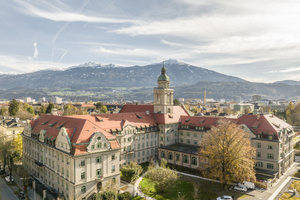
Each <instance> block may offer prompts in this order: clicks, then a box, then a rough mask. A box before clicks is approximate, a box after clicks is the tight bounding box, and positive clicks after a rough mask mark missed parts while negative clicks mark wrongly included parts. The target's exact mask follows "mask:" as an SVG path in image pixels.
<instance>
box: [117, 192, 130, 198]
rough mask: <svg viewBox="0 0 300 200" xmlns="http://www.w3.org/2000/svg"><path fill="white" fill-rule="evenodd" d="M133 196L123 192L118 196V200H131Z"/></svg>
mask: <svg viewBox="0 0 300 200" xmlns="http://www.w3.org/2000/svg"><path fill="white" fill-rule="evenodd" d="M131 199H132V196H131V194H130V192H123V193H121V194H119V195H118V200H131Z"/></svg>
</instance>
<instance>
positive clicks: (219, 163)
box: [199, 120, 256, 189]
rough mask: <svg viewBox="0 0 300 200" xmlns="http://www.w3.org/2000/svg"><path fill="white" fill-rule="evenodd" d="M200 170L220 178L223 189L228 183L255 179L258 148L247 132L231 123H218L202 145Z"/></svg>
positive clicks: (223, 121) (212, 176)
mask: <svg viewBox="0 0 300 200" xmlns="http://www.w3.org/2000/svg"><path fill="white" fill-rule="evenodd" d="M199 149H200V150H199V157H200V164H201V170H202V172H203V173H204V174H206V175H207V176H208V177H210V178H214V179H218V180H220V181H221V183H222V184H223V189H225V188H226V185H227V184H228V183H232V182H242V181H244V180H247V181H253V180H255V171H254V169H253V167H254V164H255V160H254V159H253V158H254V157H255V153H256V149H255V148H254V147H252V146H251V139H250V136H249V134H248V133H246V132H245V131H244V130H243V129H241V128H239V127H238V126H237V125H236V124H233V123H231V122H230V121H228V120H220V121H218V125H217V126H216V127H212V129H211V131H210V132H209V133H208V134H205V136H204V138H203V141H202V142H201V143H200V148H199Z"/></svg>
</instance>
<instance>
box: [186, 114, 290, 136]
mask: <svg viewBox="0 0 300 200" xmlns="http://www.w3.org/2000/svg"><path fill="white" fill-rule="evenodd" d="M219 120H230V121H231V122H232V123H235V124H239V125H241V124H244V125H246V126H247V127H248V128H249V129H250V130H251V131H252V132H253V133H254V134H262V133H264V134H269V135H272V134H274V133H278V131H280V130H281V129H282V128H287V129H288V130H292V127H291V125H289V124H288V123H286V122H284V121H283V120H281V119H279V118H277V117H276V116H273V115H258V116H257V115H243V116H241V117H240V118H238V119H236V118H218V117H205V116H181V125H191V126H216V125H217V124H218V121H219Z"/></svg>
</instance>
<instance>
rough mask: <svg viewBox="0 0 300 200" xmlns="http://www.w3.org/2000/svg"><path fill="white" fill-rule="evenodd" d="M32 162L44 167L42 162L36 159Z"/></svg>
mask: <svg viewBox="0 0 300 200" xmlns="http://www.w3.org/2000/svg"><path fill="white" fill-rule="evenodd" d="M34 163H35V164H36V165H38V166H39V167H44V166H45V165H44V164H43V163H42V162H40V161H38V160H35V161H34Z"/></svg>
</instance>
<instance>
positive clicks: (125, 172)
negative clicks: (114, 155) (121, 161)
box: [120, 162, 143, 182]
mask: <svg viewBox="0 0 300 200" xmlns="http://www.w3.org/2000/svg"><path fill="white" fill-rule="evenodd" d="M120 171H121V172H122V179H123V178H124V179H126V180H128V181H130V182H131V181H134V180H136V179H137V178H138V177H139V175H140V174H141V173H142V171H143V168H142V167H141V166H140V165H139V164H137V162H130V164H129V165H125V166H124V167H122V169H121V170H120Z"/></svg>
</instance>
